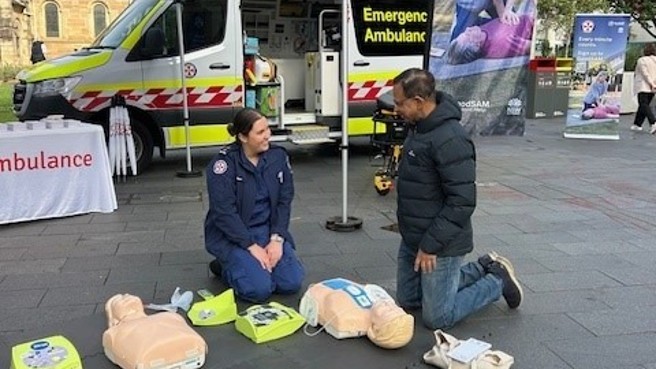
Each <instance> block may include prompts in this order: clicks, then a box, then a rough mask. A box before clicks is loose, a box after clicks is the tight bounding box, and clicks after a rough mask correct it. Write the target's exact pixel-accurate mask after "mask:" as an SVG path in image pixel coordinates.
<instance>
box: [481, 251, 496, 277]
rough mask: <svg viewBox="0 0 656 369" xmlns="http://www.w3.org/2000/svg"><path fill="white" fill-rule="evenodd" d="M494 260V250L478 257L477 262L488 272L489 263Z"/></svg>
mask: <svg viewBox="0 0 656 369" xmlns="http://www.w3.org/2000/svg"><path fill="white" fill-rule="evenodd" d="M495 261H497V259H496V253H495V252H490V253H489V254H485V255H483V256H481V257H479V258H478V263H479V264H481V266H482V267H483V270H484V271H485V273H489V268H490V265H491V264H492V263H494V262H495Z"/></svg>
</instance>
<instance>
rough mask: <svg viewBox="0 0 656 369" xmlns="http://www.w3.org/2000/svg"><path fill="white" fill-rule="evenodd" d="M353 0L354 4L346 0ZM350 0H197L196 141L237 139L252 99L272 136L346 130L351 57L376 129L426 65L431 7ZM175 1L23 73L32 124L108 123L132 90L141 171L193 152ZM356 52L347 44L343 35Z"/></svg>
mask: <svg viewBox="0 0 656 369" xmlns="http://www.w3.org/2000/svg"><path fill="white" fill-rule="evenodd" d="M347 1H348V0H347ZM348 5H349V6H348V9H349V12H350V14H349V21H348V29H347V30H346V32H343V31H342V30H341V21H340V17H341V15H340V11H341V9H342V4H341V2H335V1H328V0H319V1H305V0H242V1H239V0H186V1H185V2H184V8H183V12H182V23H183V31H184V32H183V44H184V49H185V57H184V59H185V65H184V68H183V70H184V76H185V78H186V80H185V81H186V86H187V96H188V106H189V114H190V129H189V142H190V144H191V145H192V146H194V147H199V146H210V145H220V144H226V143H229V142H231V141H232V138H231V137H229V135H228V133H227V130H226V125H227V123H229V122H231V120H232V118H233V116H234V114H235V112H236V111H237V110H238V109H239V108H241V107H243V106H253V107H256V108H258V109H259V110H261V111H262V112H263V113H265V114H266V115H267V117H268V118H269V121H270V124H271V128H272V131H273V137H272V140H274V141H276V140H277V141H291V142H294V143H297V144H304V143H320V142H327V141H331V140H334V139H336V138H337V137H339V136H341V129H342V125H341V114H342V112H341V110H342V108H341V91H342V90H341V88H342V87H341V82H340V74H341V69H340V68H341V66H340V65H341V62H340V58H341V57H342V56H343V55H347V56H348V106H349V119H348V133H349V135H369V134H371V133H372V132H373V123H372V120H371V115H372V113H373V112H374V110H375V103H376V98H377V97H378V96H380V95H381V94H382V93H384V92H386V91H389V90H390V89H391V88H392V85H391V81H392V79H393V78H394V76H396V75H397V74H398V73H399V72H400V71H401V70H403V69H405V68H408V67H421V65H422V54H423V51H424V47H425V46H424V45H425V41H426V40H425V37H426V36H425V35H426V33H427V30H428V29H427V27H428V20H429V18H430V17H429V15H428V6H429V4H428V3H426V2H425V1H421V0H404V1H390V0H378V1H366V0H350V1H349V4H348ZM176 6H177V5H176V2H175V1H173V0H136V1H133V2H132V3H131V4H130V5H129V6H128V7H127V8H126V9H125V10H124V11H123V12H122V13H121V15H119V16H118V17H117V18H116V19H115V21H114V22H113V23H112V24H111V25H110V26H109V27H108V28H107V29H106V30H104V32H103V33H102V34H101V35H99V37H98V38H97V39H96V40H95V41H94V42H93V44H91V45H90V46H89V47H85V48H83V49H80V50H77V51H75V52H73V53H71V54H70V55H66V56H62V57H59V58H56V59H52V60H47V61H44V62H41V63H38V64H36V65H34V66H32V67H30V68H29V69H26V70H23V71H21V73H19V75H18V79H19V82H18V84H17V85H16V86H15V90H14V110H15V112H16V114H17V116H18V117H19V119H21V120H28V119H40V118H43V117H45V116H47V115H52V114H63V115H65V116H66V117H68V118H72V119H79V120H82V121H88V122H93V123H97V124H102V125H104V126H105V127H106V128H107V127H108V110H109V108H110V105H111V101H112V97H113V96H114V95H116V94H120V95H123V96H124V97H125V99H126V101H127V104H128V109H129V113H130V118H131V121H132V125H133V128H132V130H133V136H134V139H135V145H136V148H137V158H138V159H137V160H138V165H139V168H140V171H139V172H141V171H143V169H145V167H147V166H148V164H149V163H150V161H151V159H152V155H153V149H154V148H155V147H157V148H159V150H160V154H161V155H162V156H164V154H165V152H166V150H167V149H177V148H183V147H184V146H185V142H186V136H185V129H184V125H183V110H182V89H181V72H180V70H181V68H180V64H179V63H180V58H179V50H178V49H179V47H178V32H177V23H176ZM344 34H345V35H346V36H347V37H348V50H346V51H343V50H341V45H342V43H341V36H342V35H344Z"/></svg>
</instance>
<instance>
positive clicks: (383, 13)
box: [362, 6, 428, 26]
mask: <svg viewBox="0 0 656 369" xmlns="http://www.w3.org/2000/svg"><path fill="white" fill-rule="evenodd" d="M362 16H363V18H364V21H365V22H376V23H396V24H398V25H400V26H403V25H405V24H406V23H426V22H428V12H421V11H410V10H373V9H372V8H371V7H370V6H367V7H364V8H362Z"/></svg>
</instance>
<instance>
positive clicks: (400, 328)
mask: <svg viewBox="0 0 656 369" xmlns="http://www.w3.org/2000/svg"><path fill="white" fill-rule="evenodd" d="M300 313H301V315H303V316H304V317H305V318H306V320H307V322H308V324H310V325H312V326H316V325H321V326H323V327H324V329H325V330H326V332H328V333H329V334H330V335H332V336H333V337H335V338H338V339H342V338H349V337H359V336H364V335H366V336H367V337H368V338H369V339H370V340H371V341H372V342H373V343H374V344H376V345H378V346H380V347H383V348H388V349H393V348H399V347H403V346H405V345H406V344H408V342H410V340H411V339H412V335H413V333H414V318H413V317H412V315H409V314H407V313H406V312H405V311H403V309H401V308H400V307H398V306H397V305H396V303H395V302H394V300H393V299H392V297H390V296H389V295H388V294H387V292H385V291H384V290H383V289H382V288H380V287H378V286H376V285H360V284H357V283H354V282H352V281H349V280H346V279H342V278H336V279H330V280H326V281H323V282H321V283H317V284H314V285H311V286H310V287H309V288H308V290H307V291H306V293H305V295H304V296H303V298H302V299H301V306H300Z"/></svg>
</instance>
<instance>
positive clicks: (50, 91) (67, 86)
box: [34, 76, 82, 96]
mask: <svg viewBox="0 0 656 369" xmlns="http://www.w3.org/2000/svg"><path fill="white" fill-rule="evenodd" d="M81 80H82V76H75V77H65V78H54V79H47V80H45V81H41V82H37V83H35V84H34V96H55V95H67V94H68V93H69V92H71V91H72V90H73V88H75V86H77V84H78V83H80V81H81Z"/></svg>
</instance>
